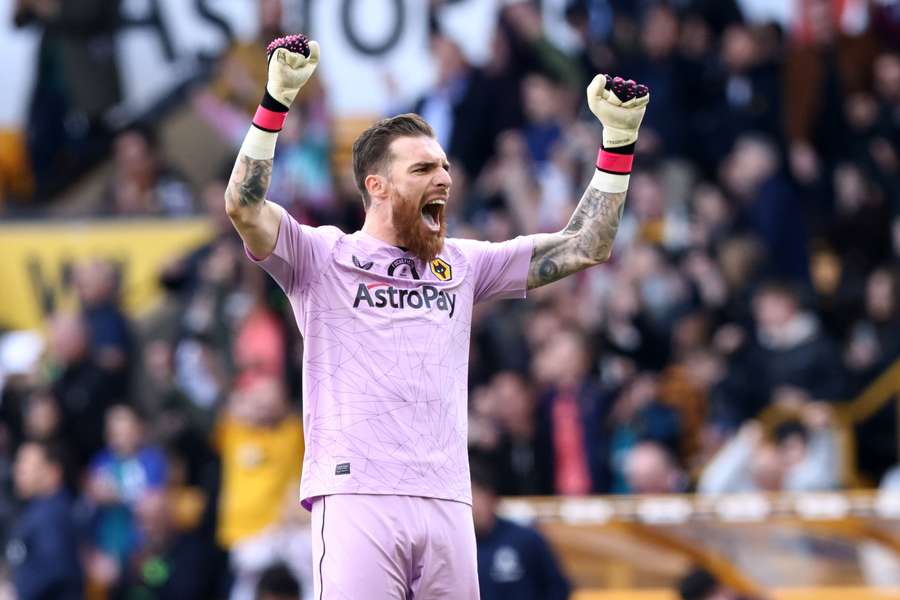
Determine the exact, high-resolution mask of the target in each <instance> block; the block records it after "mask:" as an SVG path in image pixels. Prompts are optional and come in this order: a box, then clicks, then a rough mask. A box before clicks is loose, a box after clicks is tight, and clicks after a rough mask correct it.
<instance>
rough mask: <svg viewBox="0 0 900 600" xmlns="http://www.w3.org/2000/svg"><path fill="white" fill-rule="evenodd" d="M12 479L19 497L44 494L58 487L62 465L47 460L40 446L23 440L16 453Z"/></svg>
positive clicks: (32, 496)
mask: <svg viewBox="0 0 900 600" xmlns="http://www.w3.org/2000/svg"><path fill="white" fill-rule="evenodd" d="M13 479H14V483H15V486H16V493H17V494H18V495H19V497H20V498H23V499H26V500H27V499H30V498H35V497H40V496H46V495H48V494H52V493H53V492H55V491H56V490H57V489H58V488H59V487H60V485H61V482H62V467H61V466H60V465H57V464H54V463H52V462H50V461H49V460H47V457H46V456H45V455H44V449H43V448H41V446H39V445H38V444H34V443H29V442H25V443H24V444H22V445H21V446H20V447H19V451H18V453H17V454H16V462H15V464H14V465H13Z"/></svg>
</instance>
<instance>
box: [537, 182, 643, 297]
mask: <svg viewBox="0 0 900 600" xmlns="http://www.w3.org/2000/svg"><path fill="white" fill-rule="evenodd" d="M624 210H625V192H602V191H600V190H598V189H596V188H593V187H588V189H587V190H586V191H585V192H584V196H582V197H581V202H579V203H578V206H577V207H576V208H575V212H574V213H573V214H572V218H571V219H569V223H568V225H566V228H565V229H563V230H562V231H560V232H558V233H553V234H544V235H537V236H535V240H534V251H533V252H532V255H531V266H530V268H529V270H528V289H533V288H536V287H539V286H542V285H546V284H548V283H552V282H554V281H556V280H558V279H562V278H563V277H565V276H567V275H571V274H572V273H576V272H578V271H581V270H582V269H586V268H587V267H590V266H592V265H596V264H599V263H601V262H603V261H605V260H607V259H608V258H609V255H610V253H611V252H612V246H613V240H614V239H615V237H616V231H617V230H618V229H619V221H620V220H621V218H622V212H623V211H624Z"/></svg>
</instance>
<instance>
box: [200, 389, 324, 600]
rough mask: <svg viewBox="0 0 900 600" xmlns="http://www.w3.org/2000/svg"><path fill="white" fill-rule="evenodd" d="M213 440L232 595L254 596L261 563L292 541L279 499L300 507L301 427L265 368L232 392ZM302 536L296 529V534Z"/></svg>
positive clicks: (221, 529) (221, 540)
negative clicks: (288, 539) (218, 460)
mask: <svg viewBox="0 0 900 600" xmlns="http://www.w3.org/2000/svg"><path fill="white" fill-rule="evenodd" d="M214 440H215V447H216V449H217V450H218V452H219V454H220V456H221V461H222V485H221V491H220V496H219V522H218V527H217V538H218V541H219V543H220V544H221V545H222V546H223V547H224V548H226V549H228V550H229V552H230V554H231V564H232V568H233V569H234V572H235V577H236V580H235V583H234V586H233V589H232V593H231V598H233V599H234V600H241V599H244V598H252V594H253V590H254V588H255V586H256V583H257V580H258V579H259V576H260V573H261V571H262V570H263V569H264V568H265V567H267V566H268V564H269V562H271V559H274V558H277V557H278V556H279V555H280V550H284V549H285V548H289V547H291V546H290V545H286V544H285V536H282V535H280V529H281V527H282V524H283V523H282V520H283V518H284V516H285V512H284V503H285V499H286V498H290V501H291V503H292V504H293V506H294V507H295V509H296V510H299V507H298V506H297V493H298V492H297V490H298V489H299V478H300V466H301V465H300V461H301V458H302V457H303V432H302V429H301V426H300V419H299V417H298V416H297V415H296V414H294V412H293V411H292V410H291V409H290V407H289V405H288V403H287V399H286V398H285V390H284V386H283V384H282V383H281V382H280V381H279V380H278V379H276V378H274V377H272V376H269V375H261V376H256V377H252V378H251V379H249V380H248V381H246V383H244V385H243V386H242V387H241V388H239V389H238V390H236V391H235V392H234V393H233V395H232V398H231V400H230V402H229V406H228V408H227V409H226V411H225V413H224V415H223V416H222V418H221V420H220V421H219V423H218V424H217V425H216V429H215V433H214ZM304 539H306V536H303V535H302V534H299V533H298V534H296V535H295V540H294V541H295V542H299V541H301V540H304ZM299 555H300V553H299V552H297V553H296V556H295V559H294V560H299V559H300V558H299ZM292 562H293V561H292Z"/></svg>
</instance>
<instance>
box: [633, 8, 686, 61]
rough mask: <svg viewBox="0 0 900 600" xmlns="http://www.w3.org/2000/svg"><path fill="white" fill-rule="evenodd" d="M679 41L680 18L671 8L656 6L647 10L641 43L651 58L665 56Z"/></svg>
mask: <svg viewBox="0 0 900 600" xmlns="http://www.w3.org/2000/svg"><path fill="white" fill-rule="evenodd" d="M677 43H678V19H677V18H676V17H675V14H674V13H673V12H672V11H671V9H669V8H667V7H664V6H656V7H654V8H652V9H650V10H649V11H647V16H646V17H645V20H644V26H643V28H642V29H641V45H642V46H643V47H644V51H645V52H646V53H647V54H648V55H649V57H650V58H656V59H658V58H664V57H666V56H668V55H670V54H671V53H672V51H673V50H674V49H675V46H676V44H677Z"/></svg>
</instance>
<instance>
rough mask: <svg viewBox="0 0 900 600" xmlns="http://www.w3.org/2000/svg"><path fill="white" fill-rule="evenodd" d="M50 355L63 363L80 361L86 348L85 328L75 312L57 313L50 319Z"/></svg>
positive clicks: (85, 352)
mask: <svg viewBox="0 0 900 600" xmlns="http://www.w3.org/2000/svg"><path fill="white" fill-rule="evenodd" d="M49 347H50V355H51V356H52V357H53V358H54V359H55V360H57V361H59V362H60V363H63V364H73V363H77V362H79V361H81V360H82V359H83V358H84V357H85V356H86V355H87V350H88V338H87V330H86V329H85V324H84V321H83V320H82V318H81V316H80V315H77V314H74V313H73V314H57V315H55V316H54V317H53V318H52V319H51V321H50V341H49Z"/></svg>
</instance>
